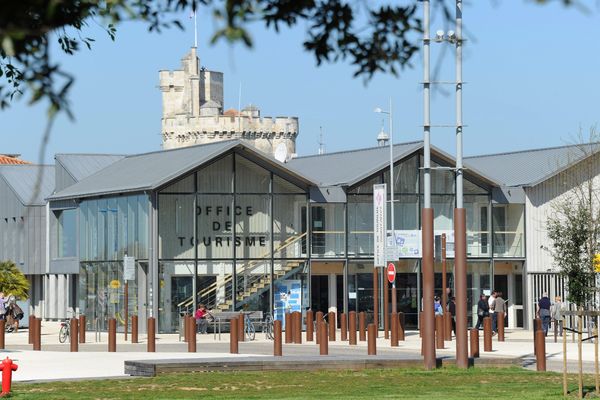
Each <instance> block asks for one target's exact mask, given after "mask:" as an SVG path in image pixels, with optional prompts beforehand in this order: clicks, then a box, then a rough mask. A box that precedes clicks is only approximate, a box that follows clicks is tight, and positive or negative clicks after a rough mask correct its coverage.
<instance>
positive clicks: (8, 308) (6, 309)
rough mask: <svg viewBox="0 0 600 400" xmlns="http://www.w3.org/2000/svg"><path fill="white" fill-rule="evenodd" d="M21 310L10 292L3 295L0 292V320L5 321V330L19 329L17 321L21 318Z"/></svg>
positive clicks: (15, 330)
mask: <svg viewBox="0 0 600 400" xmlns="http://www.w3.org/2000/svg"><path fill="white" fill-rule="evenodd" d="M23 315H24V314H23V310H22V309H21V307H19V305H18V304H17V299H16V298H15V296H13V295H12V294H9V295H8V296H4V292H0V320H5V321H6V325H5V326H6V331H7V332H13V331H14V332H17V331H18V330H19V321H20V320H21V319H23Z"/></svg>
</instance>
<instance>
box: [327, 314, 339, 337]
mask: <svg viewBox="0 0 600 400" xmlns="http://www.w3.org/2000/svg"><path fill="white" fill-rule="evenodd" d="M336 322H337V321H336V320H335V313H334V312H333V311H330V312H329V313H328V314H327V325H328V326H329V341H330V342H335V328H336V325H337V323H336Z"/></svg>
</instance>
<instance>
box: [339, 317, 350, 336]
mask: <svg viewBox="0 0 600 400" xmlns="http://www.w3.org/2000/svg"><path fill="white" fill-rule="evenodd" d="M340 340H341V341H343V342H345V341H346V340H348V321H347V318H346V314H344V313H341V314H340Z"/></svg>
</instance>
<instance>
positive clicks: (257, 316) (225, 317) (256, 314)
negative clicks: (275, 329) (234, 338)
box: [210, 311, 263, 340]
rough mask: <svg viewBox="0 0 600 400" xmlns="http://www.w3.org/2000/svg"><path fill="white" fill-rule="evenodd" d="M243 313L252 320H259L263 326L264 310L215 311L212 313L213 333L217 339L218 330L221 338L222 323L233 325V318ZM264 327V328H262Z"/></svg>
mask: <svg viewBox="0 0 600 400" xmlns="http://www.w3.org/2000/svg"><path fill="white" fill-rule="evenodd" d="M241 313H243V314H244V315H245V316H247V317H248V318H249V319H250V321H252V322H259V325H261V326H262V323H263V312H262V311H215V312H211V313H210V314H211V315H212V317H213V321H212V324H213V335H214V337H215V339H216V338H217V330H218V333H219V340H221V327H222V325H227V324H229V325H230V326H231V320H232V319H233V318H238V317H239V316H240V314H241ZM261 329H262V328H261Z"/></svg>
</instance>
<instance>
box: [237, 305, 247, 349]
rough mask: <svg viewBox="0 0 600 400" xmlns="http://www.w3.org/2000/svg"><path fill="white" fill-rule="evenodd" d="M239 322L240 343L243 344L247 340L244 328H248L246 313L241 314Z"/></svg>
mask: <svg viewBox="0 0 600 400" xmlns="http://www.w3.org/2000/svg"><path fill="white" fill-rule="evenodd" d="M238 318H239V322H238V341H239V342H243V341H245V340H246V338H245V337H244V336H245V335H244V328H245V327H246V320H245V318H244V313H243V312H240V316H239V317H238Z"/></svg>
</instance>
